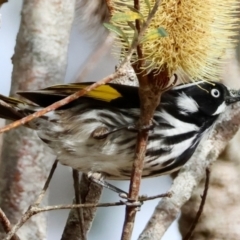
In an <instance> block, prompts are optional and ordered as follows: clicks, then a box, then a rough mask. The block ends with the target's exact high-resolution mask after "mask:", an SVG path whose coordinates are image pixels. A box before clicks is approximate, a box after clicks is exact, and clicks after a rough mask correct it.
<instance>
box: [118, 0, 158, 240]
mask: <svg viewBox="0 0 240 240" xmlns="http://www.w3.org/2000/svg"><path fill="white" fill-rule="evenodd" d="M160 3H161V0H157V1H156V2H155V5H154V7H153V9H152V11H151V12H150V13H149V16H148V18H147V21H146V22H145V24H144V25H143V27H142V29H140V24H139V22H136V23H137V26H136V27H137V28H138V29H137V30H138V38H137V39H136V40H135V41H136V43H135V44H137V45H136V46H138V43H139V39H141V37H142V36H143V33H144V32H145V31H146V29H147V27H148V26H149V24H150V22H151V20H152V18H153V17H154V15H155V13H156V11H157V9H158V6H159V5H160ZM134 7H135V8H136V10H139V2H138V0H134ZM133 42H134V40H133ZM137 50H138V51H137V52H138V54H140V55H141V56H142V52H141V48H140V47H139V48H137ZM146 80H147V79H146V76H145V77H143V78H141V75H140V78H139V83H140V93H141V87H142V86H141V85H142V84H141V83H142V82H145V85H146V82H148V81H146ZM156 94H158V95H159V96H157V98H156V101H157V99H159V98H160V94H161V93H160V92H157V93H156ZM140 100H141V102H142V105H143V106H144V104H145V103H144V102H143V101H142V100H143V98H142V96H141V94H140ZM154 100H155V98H152V101H154ZM157 105H158V103H157V104H156V103H153V104H152V108H154V106H157ZM144 110H145V109H144V107H143V108H141V116H140V121H139V122H140V129H141V130H140V132H139V134H138V138H137V145H136V146H137V147H136V154H135V159H134V162H133V168H132V173H131V181H130V187H129V196H128V197H129V199H130V200H131V201H137V200H138V195H139V190H140V184H141V178H142V169H143V162H144V159H145V153H146V148H147V141H148V130H146V129H143V127H144V126H145V127H146V126H149V125H150V124H151V119H152V116H153V113H154V111H155V108H154V109H152V112H151V113H150V114H145V111H144ZM136 212H137V208H136V207H133V206H127V207H126V211H125V220H124V225H123V231H122V236H121V239H122V240H130V239H131V236H132V231H133V226H134V222H135V216H136Z"/></svg>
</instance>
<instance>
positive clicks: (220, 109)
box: [213, 102, 227, 115]
mask: <svg viewBox="0 0 240 240" xmlns="http://www.w3.org/2000/svg"><path fill="white" fill-rule="evenodd" d="M226 107H227V106H226V103H225V102H223V103H222V104H221V105H220V106H219V107H218V108H217V110H216V111H215V113H214V114H213V115H217V114H220V113H222V112H224V111H225V109H226Z"/></svg>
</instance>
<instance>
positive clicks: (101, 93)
mask: <svg viewBox="0 0 240 240" xmlns="http://www.w3.org/2000/svg"><path fill="white" fill-rule="evenodd" d="M86 96H87V97H91V98H95V99H99V100H102V101H105V102H110V101H112V100H114V99H117V98H119V97H122V95H121V94H120V93H119V92H118V91H117V90H116V89H114V88H112V87H111V86H109V85H102V86H99V87H97V88H95V89H93V90H92V91H90V92H88V93H87V94H86Z"/></svg>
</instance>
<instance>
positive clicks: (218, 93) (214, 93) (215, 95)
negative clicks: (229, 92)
mask: <svg viewBox="0 0 240 240" xmlns="http://www.w3.org/2000/svg"><path fill="white" fill-rule="evenodd" d="M211 95H212V96H213V97H215V98H218V97H219V96H220V92H219V90H217V89H216V88H214V89H212V90H211Z"/></svg>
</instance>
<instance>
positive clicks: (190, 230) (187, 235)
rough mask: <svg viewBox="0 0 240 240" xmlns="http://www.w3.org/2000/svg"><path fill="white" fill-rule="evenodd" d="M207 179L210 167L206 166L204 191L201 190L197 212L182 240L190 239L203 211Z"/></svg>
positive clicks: (207, 185)
mask: <svg viewBox="0 0 240 240" xmlns="http://www.w3.org/2000/svg"><path fill="white" fill-rule="evenodd" d="M209 179H210V169H209V168H206V180H205V186H204V191H203V195H202V200H201V203H200V206H199V209H198V212H197V214H196V217H195V219H194V221H193V223H192V226H191V227H190V229H189V231H188V232H187V234H186V235H185V237H184V238H183V240H190V238H191V236H192V234H193V231H194V229H195V228H196V226H197V223H198V221H199V218H200V216H201V214H202V212H203V208H204V205H205V202H206V198H207V193H208V187H209Z"/></svg>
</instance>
